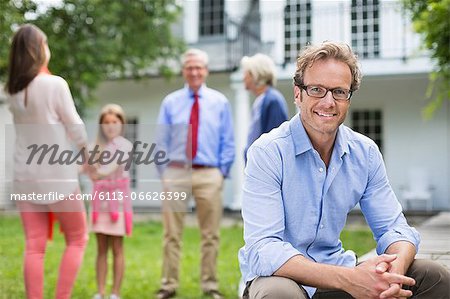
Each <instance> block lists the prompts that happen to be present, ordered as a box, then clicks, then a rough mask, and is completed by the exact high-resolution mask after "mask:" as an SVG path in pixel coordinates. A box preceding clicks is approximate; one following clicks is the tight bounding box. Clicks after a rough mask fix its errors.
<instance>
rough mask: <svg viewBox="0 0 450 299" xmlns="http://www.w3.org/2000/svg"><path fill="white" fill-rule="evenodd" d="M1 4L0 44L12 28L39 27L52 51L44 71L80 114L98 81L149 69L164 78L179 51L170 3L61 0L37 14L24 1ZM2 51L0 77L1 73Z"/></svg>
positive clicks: (173, 2)
mask: <svg viewBox="0 0 450 299" xmlns="http://www.w3.org/2000/svg"><path fill="white" fill-rule="evenodd" d="M4 1H5V0H3V1H2V3H3V2H4ZM1 5H2V7H0V10H1V11H2V23H1V24H2V25H1V26H2V27H1V29H2V30H1V33H0V41H1V42H2V45H5V44H9V43H5V41H7V40H8V39H10V38H11V36H12V34H13V31H14V29H15V28H14V27H17V24H21V23H23V22H29V23H33V24H35V25H37V26H38V27H40V28H41V29H42V30H43V31H44V32H45V33H46V34H47V37H48V44H49V47H50V50H51V53H52V58H51V60H50V64H49V69H50V71H51V72H52V73H54V74H57V75H59V76H62V77H64V78H65V79H66V80H67V81H68V83H69V85H70V88H71V90H72V93H73V96H74V99H75V103H76V105H77V108H78V109H79V111H80V112H81V113H82V112H83V111H84V109H85V108H86V107H87V106H88V105H89V103H90V102H92V100H93V95H92V91H93V90H94V89H95V88H96V87H97V86H98V84H99V83H100V82H101V81H103V80H105V79H107V78H123V77H127V78H139V77H142V76H145V75H146V74H148V73H149V72H150V71H152V72H153V73H155V72H159V74H163V75H167V74H170V68H169V67H168V63H169V62H170V61H171V60H173V59H174V58H177V57H178V56H179V54H180V52H181V50H182V49H183V43H182V41H181V40H179V39H177V38H176V37H174V35H173V34H172V30H171V26H172V24H173V23H175V22H176V21H177V17H178V16H179V12H180V7H179V6H178V5H177V1H176V0H117V1H110V0H62V1H61V3H60V4H57V5H56V6H52V7H49V8H47V9H45V10H44V11H41V12H39V11H37V8H36V4H34V3H33V2H32V1H29V0H28V1H14V0H9V1H6V3H4V4H1ZM4 48H5V47H3V46H2V50H1V52H0V54H1V57H2V58H1V59H2V60H1V62H0V77H1V79H4V77H5V75H6V63H7V62H6V60H7V59H5V57H7V54H6V55H5V49H4Z"/></svg>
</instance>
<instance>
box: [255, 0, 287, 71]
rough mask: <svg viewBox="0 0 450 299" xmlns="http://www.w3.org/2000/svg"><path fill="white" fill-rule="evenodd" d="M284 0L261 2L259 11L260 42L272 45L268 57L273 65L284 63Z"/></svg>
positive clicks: (263, 0)
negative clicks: (272, 61)
mask: <svg viewBox="0 0 450 299" xmlns="http://www.w3.org/2000/svg"><path fill="white" fill-rule="evenodd" d="M285 6H286V1H284V0H278V1H273V0H261V1H260V2H259V10H260V13H261V41H262V42H263V43H268V44H272V49H271V52H270V53H268V55H269V56H271V57H272V59H273V60H274V61H275V64H278V65H280V64H283V62H284V7H285Z"/></svg>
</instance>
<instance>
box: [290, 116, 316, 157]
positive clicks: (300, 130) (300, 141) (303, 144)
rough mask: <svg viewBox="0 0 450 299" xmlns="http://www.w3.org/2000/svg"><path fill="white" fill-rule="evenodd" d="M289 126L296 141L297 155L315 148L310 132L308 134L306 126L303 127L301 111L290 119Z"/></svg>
mask: <svg viewBox="0 0 450 299" xmlns="http://www.w3.org/2000/svg"><path fill="white" fill-rule="evenodd" d="M289 128H290V130H291V135H292V139H293V141H294V147H295V155H300V154H303V153H304V152H307V151H309V150H311V149H312V148H313V147H312V144H311V141H310V140H309V137H308V134H306V131H305V128H304V127H303V124H302V121H301V120H300V113H297V114H296V115H295V116H294V117H293V118H292V119H291V120H290V121H289Z"/></svg>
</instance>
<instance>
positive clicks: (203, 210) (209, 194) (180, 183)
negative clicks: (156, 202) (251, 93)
mask: <svg viewBox="0 0 450 299" xmlns="http://www.w3.org/2000/svg"><path fill="white" fill-rule="evenodd" d="M182 65H183V69H182V73H183V77H184V79H185V82H186V84H185V86H184V88H182V89H180V90H177V91H175V92H173V93H171V94H169V95H168V96H167V97H166V98H165V99H164V100H163V102H162V105H161V109H160V113H159V118H158V123H159V124H160V127H161V131H163V132H165V133H167V134H164V138H163V141H161V144H160V146H162V147H163V148H164V149H165V150H166V152H167V154H168V157H169V159H170V161H171V162H169V164H168V165H167V167H166V169H165V170H164V171H163V173H162V178H163V185H164V191H166V192H178V193H181V192H185V193H186V194H187V198H189V197H190V196H191V195H193V197H194V198H195V203H196V209H197V216H198V221H199V226H200V231H201V238H202V241H201V252H202V257H201V278H200V279H201V287H202V290H203V292H204V293H205V294H207V295H210V296H212V297H213V298H222V295H221V294H220V293H219V290H218V283H217V277H216V276H217V273H216V263H217V254H218V250H219V228H220V218H221V216H222V187H223V180H224V178H226V177H228V175H229V172H230V168H231V165H232V163H233V160H234V155H235V149H234V138H233V125H232V115H231V109H230V104H229V102H228V100H227V99H226V97H225V96H224V95H223V94H221V93H220V92H218V91H216V90H214V89H211V88H208V87H207V86H206V84H205V80H206V77H207V75H208V68H207V65H208V56H207V54H206V53H205V52H203V51H201V50H198V49H190V50H188V51H187V52H186V53H185V54H184V55H183V57H182ZM186 208H187V200H184V201H183V200H172V201H164V202H163V224H164V248H163V255H164V256H163V273H162V285H161V289H160V290H159V292H158V295H157V297H158V298H171V297H173V296H175V293H176V289H177V288H178V285H179V279H178V273H179V261H180V254H181V237H182V231H183V219H184V214H185V210H186Z"/></svg>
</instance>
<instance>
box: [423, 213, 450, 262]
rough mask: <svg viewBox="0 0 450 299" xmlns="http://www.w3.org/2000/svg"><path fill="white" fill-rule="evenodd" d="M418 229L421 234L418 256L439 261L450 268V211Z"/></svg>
mask: <svg viewBox="0 0 450 299" xmlns="http://www.w3.org/2000/svg"><path fill="white" fill-rule="evenodd" d="M417 230H418V231H419V233H420V236H421V242H420V246H419V253H418V254H417V258H426V259H431V260H435V261H438V262H440V263H442V264H443V265H444V266H445V267H447V269H448V270H450V212H441V213H440V214H438V215H436V216H434V217H432V218H430V219H429V220H427V221H425V222H424V223H422V225H420V226H419V227H418V228H417Z"/></svg>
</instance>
